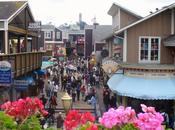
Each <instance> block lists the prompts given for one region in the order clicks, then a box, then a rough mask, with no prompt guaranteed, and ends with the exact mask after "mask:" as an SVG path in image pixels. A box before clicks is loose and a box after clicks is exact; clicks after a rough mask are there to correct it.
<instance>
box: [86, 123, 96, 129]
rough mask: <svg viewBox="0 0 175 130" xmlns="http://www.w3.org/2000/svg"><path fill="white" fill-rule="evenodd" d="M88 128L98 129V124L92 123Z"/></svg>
mask: <svg viewBox="0 0 175 130" xmlns="http://www.w3.org/2000/svg"><path fill="white" fill-rule="evenodd" d="M86 130H98V127H97V125H95V124H92V125H91V126H90V127H89V128H87V129H86Z"/></svg>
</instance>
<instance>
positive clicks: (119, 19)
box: [118, 8, 121, 29]
mask: <svg viewBox="0 0 175 130" xmlns="http://www.w3.org/2000/svg"><path fill="white" fill-rule="evenodd" d="M120 23H121V18H120V8H119V9H118V24H119V28H118V29H120V27H121V26H120Z"/></svg>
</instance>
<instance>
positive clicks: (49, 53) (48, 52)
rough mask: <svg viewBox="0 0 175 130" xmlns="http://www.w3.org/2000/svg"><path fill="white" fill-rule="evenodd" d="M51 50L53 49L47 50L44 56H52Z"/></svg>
mask: <svg viewBox="0 0 175 130" xmlns="http://www.w3.org/2000/svg"><path fill="white" fill-rule="evenodd" d="M52 51H53V50H47V51H46V53H45V54H44V56H52Z"/></svg>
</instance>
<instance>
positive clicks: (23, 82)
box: [14, 80, 29, 86]
mask: <svg viewBox="0 0 175 130" xmlns="http://www.w3.org/2000/svg"><path fill="white" fill-rule="evenodd" d="M28 84H29V82H28V81H27V80H14V85H15V86H28Z"/></svg>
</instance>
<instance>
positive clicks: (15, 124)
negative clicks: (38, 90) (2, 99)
mask: <svg viewBox="0 0 175 130" xmlns="http://www.w3.org/2000/svg"><path fill="white" fill-rule="evenodd" d="M1 109H2V110H4V111H2V112H0V129H1V130H41V129H42V128H41V125H40V118H41V117H43V116H46V115H47V114H48V112H47V111H45V110H44V106H43V104H42V101H41V100H39V99H38V98H33V99H32V98H29V97H27V98H26V99H19V100H17V101H14V102H10V101H8V102H6V103H4V104H3V105H1Z"/></svg>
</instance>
